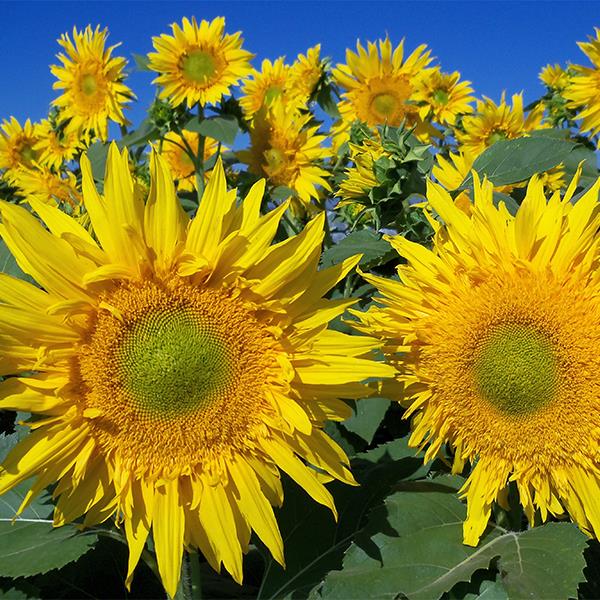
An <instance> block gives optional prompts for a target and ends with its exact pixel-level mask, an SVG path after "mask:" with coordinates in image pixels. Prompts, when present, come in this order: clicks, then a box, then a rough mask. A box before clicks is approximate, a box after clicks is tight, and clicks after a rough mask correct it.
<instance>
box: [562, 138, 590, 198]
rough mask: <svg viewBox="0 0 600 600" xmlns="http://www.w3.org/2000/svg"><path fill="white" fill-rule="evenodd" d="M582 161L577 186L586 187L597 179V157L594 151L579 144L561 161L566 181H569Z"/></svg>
mask: <svg viewBox="0 0 600 600" xmlns="http://www.w3.org/2000/svg"><path fill="white" fill-rule="evenodd" d="M581 162H583V164H582V167H581V178H580V179H579V186H580V187H583V188H586V187H588V186H590V185H592V184H593V183H594V182H595V181H596V179H598V157H597V155H596V153H595V152H594V151H593V150H592V149H591V148H587V147H586V146H583V145H580V146H577V148H575V150H573V152H571V153H569V155H568V156H567V157H566V158H565V160H564V161H563V166H564V170H565V175H566V180H567V183H568V182H569V181H571V178H572V177H573V175H575V172H576V171H577V167H578V166H579V163H581Z"/></svg>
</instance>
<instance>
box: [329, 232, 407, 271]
mask: <svg viewBox="0 0 600 600" xmlns="http://www.w3.org/2000/svg"><path fill="white" fill-rule="evenodd" d="M355 254H362V255H363V257H362V258H361V259H360V263H359V264H360V266H361V267H364V268H365V269H369V268H371V267H374V266H376V265H382V264H384V263H386V262H388V261H389V260H390V259H391V258H393V257H394V256H396V253H395V252H394V249H393V248H392V247H391V246H390V244H389V242H386V241H385V240H384V239H382V237H381V236H380V235H379V234H377V233H374V232H373V231H371V230H369V229H362V230H361V231H354V232H352V233H350V234H348V235H347V236H346V237H345V238H344V239H343V240H342V241H341V242H340V243H339V244H336V245H335V246H331V248H328V249H327V250H325V252H323V256H322V258H321V266H322V267H329V266H331V265H336V264H338V263H341V262H342V261H343V260H344V259H346V258H348V257H350V256H354V255H355Z"/></svg>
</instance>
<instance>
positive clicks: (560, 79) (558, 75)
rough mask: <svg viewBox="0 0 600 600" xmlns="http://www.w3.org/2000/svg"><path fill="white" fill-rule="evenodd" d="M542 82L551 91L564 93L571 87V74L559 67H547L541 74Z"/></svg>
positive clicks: (556, 65) (557, 65)
mask: <svg viewBox="0 0 600 600" xmlns="http://www.w3.org/2000/svg"><path fill="white" fill-rule="evenodd" d="M540 81H541V82H542V83H543V84H544V85H545V86H546V87H548V88H550V89H551V90H556V91H559V92H560V91H562V90H564V89H565V88H566V87H567V85H569V74H568V73H567V72H566V71H565V70H564V69H563V68H562V67H561V66H560V65H559V64H554V65H546V66H545V67H544V68H543V69H542V70H541V72H540Z"/></svg>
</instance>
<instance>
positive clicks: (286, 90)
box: [240, 56, 308, 120]
mask: <svg viewBox="0 0 600 600" xmlns="http://www.w3.org/2000/svg"><path fill="white" fill-rule="evenodd" d="M290 69H291V67H290V65H287V64H285V58H284V57H283V56H280V57H279V58H278V59H277V60H275V61H274V62H271V61H270V60H269V59H265V60H263V61H262V65H261V69H260V71H257V70H254V71H253V72H252V76H251V77H249V78H248V79H247V80H246V82H245V83H244V85H243V86H242V93H243V95H242V97H241V98H240V106H241V107H242V110H243V111H244V114H245V115H246V118H247V119H249V120H251V119H252V118H253V117H254V115H255V114H256V113H257V112H258V111H260V110H261V109H263V108H268V107H270V106H271V105H272V104H274V103H275V102H277V103H285V104H286V105H288V106H289V107H290V108H294V109H297V108H300V107H301V106H303V105H304V104H306V101H307V100H308V97H301V95H300V94H299V93H298V88H297V83H298V82H297V81H296V83H295V85H292V79H291V75H290V73H291V71H290Z"/></svg>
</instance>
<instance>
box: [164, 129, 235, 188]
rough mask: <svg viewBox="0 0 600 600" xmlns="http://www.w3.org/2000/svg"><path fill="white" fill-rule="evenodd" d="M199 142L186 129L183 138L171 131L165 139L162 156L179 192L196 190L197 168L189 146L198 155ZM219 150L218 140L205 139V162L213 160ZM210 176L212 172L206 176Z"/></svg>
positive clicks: (192, 133)
mask: <svg viewBox="0 0 600 600" xmlns="http://www.w3.org/2000/svg"><path fill="white" fill-rule="evenodd" d="M184 140H185V141H184ZM199 141H200V136H199V135H198V134H197V133H195V132H192V131H187V130H185V129H184V130H183V136H181V135H179V134H178V133H174V132H172V131H170V132H169V133H167V135H165V137H164V140H163V144H162V148H161V150H160V154H161V156H162V157H163V158H164V160H165V162H166V163H167V165H168V167H169V169H170V171H171V174H172V175H173V178H174V179H175V180H176V181H177V189H178V190H181V191H186V192H191V191H193V190H195V189H196V167H195V165H194V161H193V160H192V159H191V158H190V155H189V153H188V151H187V146H189V147H190V148H191V149H192V151H193V152H194V154H197V153H198V143H199ZM186 144H187V146H186ZM218 150H219V143H218V142H217V141H216V140H214V139H213V138H210V137H205V138H204V161H205V162H206V161H207V160H209V159H210V158H212V157H213V156H214V155H215V153H216V152H217V151H218ZM225 150H226V148H225V147H223V146H221V151H222V152H224V151H225ZM209 174H210V171H208V172H207V173H206V174H205V175H206V176H208V175H209Z"/></svg>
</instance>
